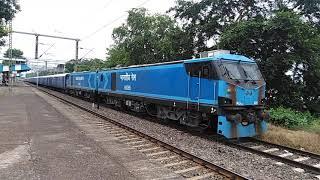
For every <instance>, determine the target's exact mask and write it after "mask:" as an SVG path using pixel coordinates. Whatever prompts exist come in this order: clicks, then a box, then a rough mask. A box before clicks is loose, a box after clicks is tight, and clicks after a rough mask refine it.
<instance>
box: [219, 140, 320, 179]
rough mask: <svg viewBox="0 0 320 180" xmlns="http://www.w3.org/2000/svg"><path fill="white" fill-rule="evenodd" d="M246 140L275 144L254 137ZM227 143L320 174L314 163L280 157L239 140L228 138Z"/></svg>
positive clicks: (304, 153)
mask: <svg viewBox="0 0 320 180" xmlns="http://www.w3.org/2000/svg"><path fill="white" fill-rule="evenodd" d="M250 140H252V141H250ZM245 142H259V143H261V144H262V145H263V144H266V145H270V146H272V145H273V144H272V143H268V142H265V141H260V140H257V139H253V138H248V141H245ZM245 142H242V143H245ZM225 143H226V144H227V145H231V146H234V147H236V148H239V149H243V150H246V151H249V152H251V153H255V154H259V155H262V156H265V157H268V158H271V159H275V160H277V161H280V162H283V163H286V164H289V165H291V166H294V167H298V168H302V169H304V170H306V171H309V172H312V173H316V174H320V169H319V168H317V167H314V166H312V165H308V164H304V163H301V162H298V161H294V160H291V159H288V158H285V157H280V156H278V155H274V154H271V153H267V152H263V151H261V150H258V149H254V148H250V147H247V146H245V145H243V144H242V143H241V142H240V143H239V142H234V141H229V140H226V141H225ZM275 146H276V147H279V148H281V149H283V150H289V151H290V150H291V149H293V148H289V147H286V146H281V145H275ZM293 151H296V152H297V154H300V155H306V156H308V155H309V154H310V155H312V157H313V156H316V157H317V158H319V155H317V154H314V153H310V152H305V151H301V150H297V149H296V150H293ZM307 154H308V155H307ZM317 158H315V159H317Z"/></svg>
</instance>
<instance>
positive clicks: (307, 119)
mask: <svg viewBox="0 0 320 180" xmlns="http://www.w3.org/2000/svg"><path fill="white" fill-rule="evenodd" d="M270 115H271V118H270V121H271V123H273V124H275V125H279V126H283V127H286V128H300V127H306V126H309V125H311V124H313V122H315V121H317V120H318V119H317V118H316V117H314V116H312V115H311V114H310V112H299V111H295V110H292V109H290V108H284V107H278V108H272V109H270Z"/></svg>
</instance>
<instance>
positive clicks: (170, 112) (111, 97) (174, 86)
mask: <svg viewBox="0 0 320 180" xmlns="http://www.w3.org/2000/svg"><path fill="white" fill-rule="evenodd" d="M64 83H65V89H66V90H67V91H68V92H69V93H72V94H76V95H79V96H84V97H88V98H92V97H95V99H97V100H98V101H99V103H105V104H112V105H115V106H119V107H125V108H127V109H130V110H132V111H136V112H144V113H148V114H150V115H152V116H156V117H157V118H159V119H163V120H167V119H169V120H175V121H178V122H179V123H180V124H184V125H187V126H192V127H199V126H200V127H206V128H209V129H211V130H212V131H214V132H216V133H217V134H220V135H223V136H225V137H227V138H239V137H250V136H255V135H260V134H262V133H263V132H265V131H266V129H267V125H266V121H267V120H268V118H269V114H268V112H266V111H265V110H264V104H263V102H264V99H265V86H266V84H265V81H264V79H263V77H262V75H261V73H260V71H259V69H258V66H257V64H256V63H255V61H253V60H251V59H249V58H247V57H245V56H241V55H235V54H228V53H222V54H221V53H220V54H215V55H213V56H211V57H206V58H199V59H191V60H184V61H175V62H167V63H158V64H150V65H138V66H130V67H123V68H116V69H110V70H104V71H97V72H78V73H71V74H66V75H65V82H64Z"/></svg>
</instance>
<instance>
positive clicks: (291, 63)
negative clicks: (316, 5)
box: [219, 10, 320, 112]
mask: <svg viewBox="0 0 320 180" xmlns="http://www.w3.org/2000/svg"><path fill="white" fill-rule="evenodd" d="M302 19H303V18H301V16H300V15H297V14H296V13H294V12H293V11H291V10H288V11H280V12H277V13H276V14H275V16H273V17H272V18H270V19H266V18H257V19H254V20H249V21H242V22H239V23H236V24H234V25H233V26H232V27H230V28H229V29H228V30H226V31H225V32H224V33H223V34H222V36H221V39H220V43H219V47H222V48H225V49H232V50H236V51H237V52H239V53H242V54H246V55H248V56H250V57H253V58H255V59H256V60H257V62H258V64H259V65H260V68H261V70H262V72H263V74H264V77H265V79H266V81H267V84H268V86H267V87H268V90H269V92H271V93H272V94H273V98H272V99H271V103H272V105H274V106H279V105H285V106H289V107H293V108H295V109H300V110H302V109H304V107H305V106H307V108H308V109H309V110H311V111H318V112H320V109H318V110H317V109H316V108H315V107H316V105H318V106H319V104H320V81H319V78H320V72H319V69H320V66H319V64H320V34H319V31H318V29H316V28H314V27H313V26H312V25H311V24H310V23H308V22H304V21H303V20H302ZM288 73H290V75H289V74H288Z"/></svg>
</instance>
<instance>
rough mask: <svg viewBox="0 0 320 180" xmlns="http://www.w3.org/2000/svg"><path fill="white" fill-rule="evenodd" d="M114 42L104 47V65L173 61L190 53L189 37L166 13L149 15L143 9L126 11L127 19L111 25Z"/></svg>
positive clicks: (189, 55) (191, 51) (190, 43)
mask: <svg viewBox="0 0 320 180" xmlns="http://www.w3.org/2000/svg"><path fill="white" fill-rule="evenodd" d="M112 37H113V40H114V42H115V44H114V45H113V46H111V47H110V48H109V49H108V58H107V60H108V66H110V67H112V66H115V65H133V64H146V63H156V62H166V61H174V60H178V59H186V58H190V57H191V56H192V54H193V50H192V39H191V38H189V37H190V36H188V35H187V34H185V33H184V32H183V31H182V30H181V29H180V28H179V27H178V26H177V25H176V24H175V21H173V20H172V19H171V18H170V17H169V16H166V15H158V14H157V15H149V14H148V13H147V11H146V9H143V8H141V9H132V10H131V11H129V16H128V19H127V22H126V23H125V24H123V25H122V26H120V27H118V28H115V29H114V30H113V34H112Z"/></svg>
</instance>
